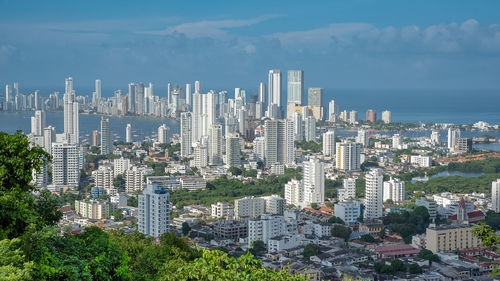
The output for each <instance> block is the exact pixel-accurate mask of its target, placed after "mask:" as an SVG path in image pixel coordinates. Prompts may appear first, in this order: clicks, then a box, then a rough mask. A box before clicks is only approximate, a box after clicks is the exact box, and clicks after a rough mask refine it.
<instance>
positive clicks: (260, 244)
mask: <svg viewBox="0 0 500 281" xmlns="http://www.w3.org/2000/svg"><path fill="white" fill-rule="evenodd" d="M266 250H267V248H266V244H264V241H262V240H257V241H253V243H252V246H251V247H250V249H249V250H248V251H249V252H250V253H252V255H254V256H260V255H263V254H264V253H265V252H266Z"/></svg>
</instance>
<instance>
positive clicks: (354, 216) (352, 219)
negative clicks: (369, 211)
mask: <svg viewBox="0 0 500 281" xmlns="http://www.w3.org/2000/svg"><path fill="white" fill-rule="evenodd" d="M334 210H335V216H336V217H338V218H340V219H342V220H343V221H344V222H345V223H346V224H347V225H353V224H356V223H357V222H358V218H359V217H360V216H362V212H363V201H361V200H353V201H343V202H339V203H337V204H335V206H334Z"/></svg>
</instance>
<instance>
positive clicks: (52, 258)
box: [0, 133, 306, 280]
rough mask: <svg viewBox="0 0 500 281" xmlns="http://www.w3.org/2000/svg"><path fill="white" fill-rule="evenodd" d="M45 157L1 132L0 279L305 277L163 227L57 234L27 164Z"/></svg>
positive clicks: (52, 202) (34, 165)
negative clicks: (194, 242)
mask: <svg viewBox="0 0 500 281" xmlns="http://www.w3.org/2000/svg"><path fill="white" fill-rule="evenodd" d="M49 159H50V156H49V155H48V154H46V153H45V152H44V151H43V149H42V148H40V147H32V148H30V144H29V143H28V140H27V138H26V137H25V136H23V135H22V134H20V133H19V134H16V135H8V134H3V133H0V280H215V279H217V280H305V278H306V277H305V276H302V275H289V274H288V273H287V272H286V270H282V271H279V272H275V271H271V270H268V269H265V268H263V267H262V262H261V261H260V260H257V259H255V258H254V257H253V255H252V254H251V253H246V254H245V255H243V256H241V257H240V258H234V257H230V256H228V255H227V254H226V253H223V252H221V251H218V250H204V249H198V248H196V249H193V248H192V247H191V245H189V243H188V241H187V240H186V239H185V238H179V237H177V236H176V235H175V234H174V233H165V234H164V235H163V236H162V237H161V238H160V239H159V243H157V241H155V240H154V239H152V238H146V237H145V236H144V235H143V234H140V233H137V232H136V233H133V234H125V233H123V232H121V231H111V232H105V231H103V230H101V229H99V228H97V227H89V228H86V229H85V231H84V232H82V233H79V234H64V235H62V234H60V233H61V232H60V229H57V228H56V227H55V223H56V222H57V221H58V220H59V219H60V218H61V213H60V212H59V211H58V209H57V203H58V202H57V200H56V199H55V198H54V197H53V195H51V194H49V193H41V194H40V195H38V196H35V195H33V193H32V191H35V188H34V187H33V186H31V185H30V184H29V183H30V181H31V179H32V178H31V177H32V170H33V169H35V170H39V169H40V167H41V166H42V165H45V162H46V161H47V160H49Z"/></svg>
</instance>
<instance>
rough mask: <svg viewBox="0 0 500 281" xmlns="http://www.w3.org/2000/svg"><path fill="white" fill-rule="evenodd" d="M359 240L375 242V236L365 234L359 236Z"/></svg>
mask: <svg viewBox="0 0 500 281" xmlns="http://www.w3.org/2000/svg"><path fill="white" fill-rule="evenodd" d="M359 240H361V241H363V242H366V243H375V238H373V236H371V235H370V234H365V235H362V236H361V237H359Z"/></svg>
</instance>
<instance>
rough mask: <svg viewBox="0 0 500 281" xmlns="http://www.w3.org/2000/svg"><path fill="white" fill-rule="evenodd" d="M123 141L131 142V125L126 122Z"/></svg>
mask: <svg viewBox="0 0 500 281" xmlns="http://www.w3.org/2000/svg"><path fill="white" fill-rule="evenodd" d="M125 142H126V143H131V142H132V125H130V124H127V128H126V129H125Z"/></svg>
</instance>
